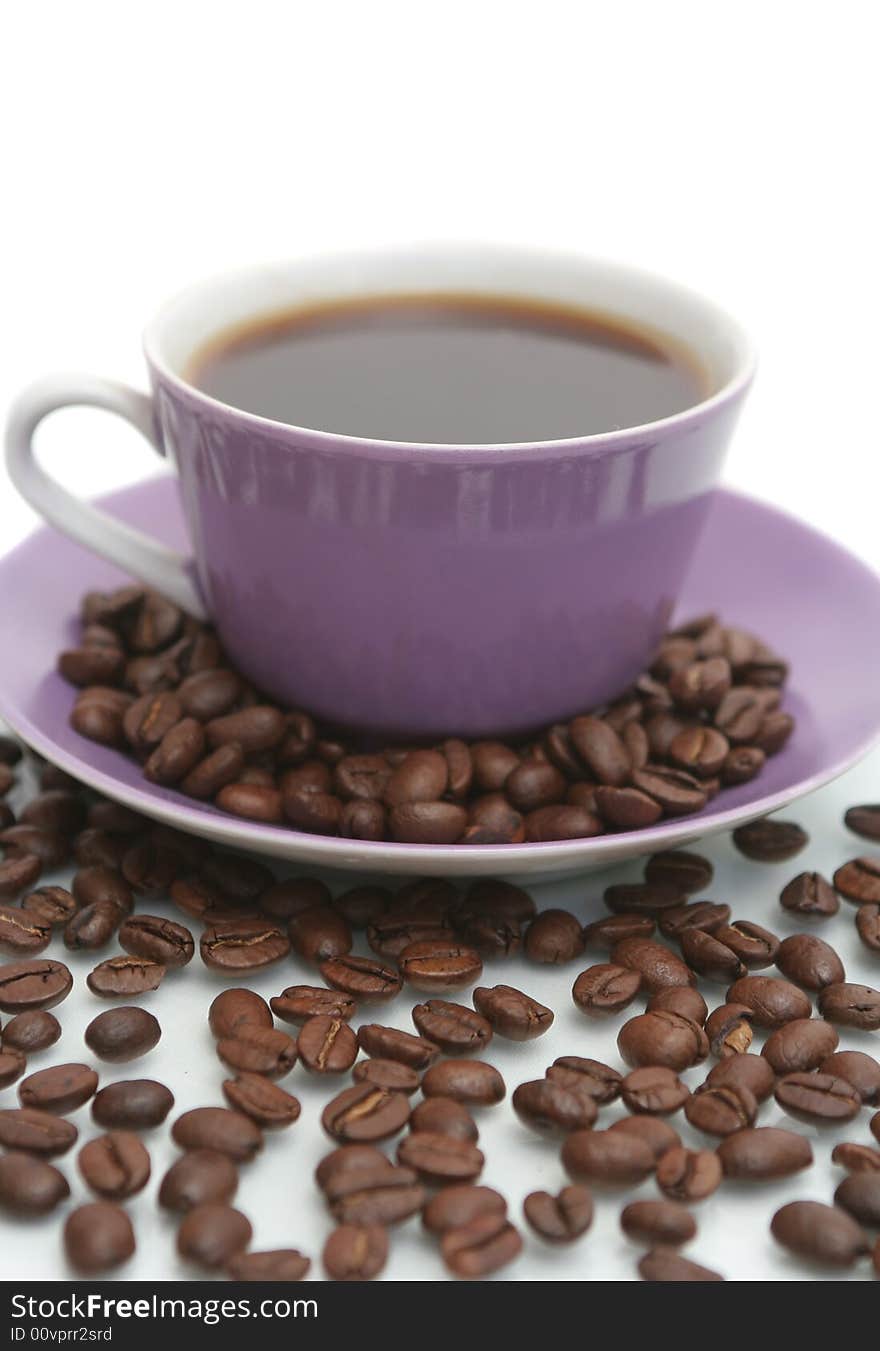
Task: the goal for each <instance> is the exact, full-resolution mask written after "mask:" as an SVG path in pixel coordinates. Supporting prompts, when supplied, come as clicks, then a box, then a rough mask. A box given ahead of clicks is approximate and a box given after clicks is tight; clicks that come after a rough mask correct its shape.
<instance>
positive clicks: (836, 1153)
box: [831, 1142, 880, 1173]
mask: <svg viewBox="0 0 880 1351" xmlns="http://www.w3.org/2000/svg"><path fill="white" fill-rule="evenodd" d="M831 1162H832V1163H836V1164H838V1165H839V1166H840V1167H841V1168H845V1169H846V1170H847V1172H848V1173H880V1149H872V1148H871V1146H870V1145H855V1144H851V1143H849V1142H844V1143H843V1144H839V1145H835V1146H834V1148H833V1150H832V1151H831Z"/></svg>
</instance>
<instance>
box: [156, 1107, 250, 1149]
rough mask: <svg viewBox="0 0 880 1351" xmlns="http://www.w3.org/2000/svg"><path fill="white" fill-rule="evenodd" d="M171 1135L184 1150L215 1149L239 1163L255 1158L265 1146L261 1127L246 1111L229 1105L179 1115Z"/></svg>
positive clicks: (204, 1108)
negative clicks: (231, 1107)
mask: <svg viewBox="0 0 880 1351" xmlns="http://www.w3.org/2000/svg"><path fill="white" fill-rule="evenodd" d="M171 1138H172V1139H173V1140H174V1141H175V1142H176V1143H177V1144H179V1145H180V1147H181V1149H213V1150H216V1151H217V1152H218V1153H220V1154H226V1155H228V1156H229V1158H230V1159H233V1160H235V1162H236V1163H245V1162H247V1160H248V1159H252V1158H253V1157H254V1155H255V1154H256V1153H257V1152H258V1151H259V1150H260V1149H261V1148H262V1146H263V1135H262V1132H261V1131H260V1129H259V1127H258V1126H256V1125H255V1124H254V1122H253V1121H251V1119H250V1117H247V1116H245V1115H244V1113H243V1112H233V1111H231V1110H230V1109H229V1108H228V1107H194V1108H193V1109H192V1110H191V1111H189V1112H184V1114H183V1116H179V1117H178V1118H177V1120H176V1121H175V1123H174V1125H173V1126H172V1127H171Z"/></svg>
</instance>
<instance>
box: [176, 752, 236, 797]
mask: <svg viewBox="0 0 880 1351" xmlns="http://www.w3.org/2000/svg"><path fill="white" fill-rule="evenodd" d="M244 765H245V758H244V751H243V750H242V749H241V746H239V745H238V744H237V742H230V743H229V745H227V746H218V747H217V749H216V750H215V751H211V752H210V753H209V754H208V755H206V756H205V757H204V759H200V760H198V761H197V763H196V764H195V765H193V767H192V769H190V770H189V771H188V773H187V774H185V775H184V777H183V778H182V779H181V781H180V784H179V787H180V790H181V792H183V793H186V795H187V797H194V798H197V799H200V800H202V801H204V800H207V799H208V798H214V797H216V796H217V794H218V793H220V792H221V790H222V789H224V788H226V787H227V786H228V785H230V784H235V783H236V781H237V780H238V778H239V775H240V774H241V773H242V771H243V770H244ZM221 805H222V804H221Z"/></svg>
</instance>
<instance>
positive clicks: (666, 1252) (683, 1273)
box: [639, 1247, 724, 1283]
mask: <svg viewBox="0 0 880 1351" xmlns="http://www.w3.org/2000/svg"><path fill="white" fill-rule="evenodd" d="M639 1275H640V1276H641V1278H642V1280H643V1281H654V1282H657V1281H674V1282H676V1283H681V1282H684V1281H723V1280H724V1277H723V1276H719V1274H718V1272H717V1271H711V1270H710V1269H709V1268H708V1267H702V1266H700V1264H699V1263H698V1262H692V1261H691V1260H690V1259H689V1258H687V1257H682V1255H681V1253H679V1252H676V1251H675V1249H674V1248H668V1247H665V1248H664V1247H659V1248H652V1249H651V1251H650V1252H647V1253H645V1255H644V1257H643V1258H642V1259H641V1261H640V1262H639Z"/></svg>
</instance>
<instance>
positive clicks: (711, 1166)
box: [657, 1144, 722, 1202]
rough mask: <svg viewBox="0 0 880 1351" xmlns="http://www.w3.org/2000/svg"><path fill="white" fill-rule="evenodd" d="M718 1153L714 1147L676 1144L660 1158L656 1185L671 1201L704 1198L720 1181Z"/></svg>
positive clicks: (691, 1200) (709, 1194) (701, 1199)
mask: <svg viewBox="0 0 880 1351" xmlns="http://www.w3.org/2000/svg"><path fill="white" fill-rule="evenodd" d="M721 1178H722V1170H721V1163H720V1160H719V1158H718V1155H717V1154H716V1153H715V1151H714V1150H711V1149H685V1148H684V1146H683V1145H681V1144H677V1145H673V1147H672V1148H671V1149H668V1150H666V1151H665V1152H664V1153H663V1154H662V1155H661V1156H660V1159H659V1160H658V1162H657V1186H658V1187H659V1188H660V1190H661V1191H662V1193H663V1195H664V1196H666V1197H668V1198H669V1199H670V1200H671V1201H688V1202H693V1201H704V1200H705V1199H706V1197H707V1196H711V1195H712V1193H713V1192H715V1191H717V1190H718V1188H719V1186H720V1185H721Z"/></svg>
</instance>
